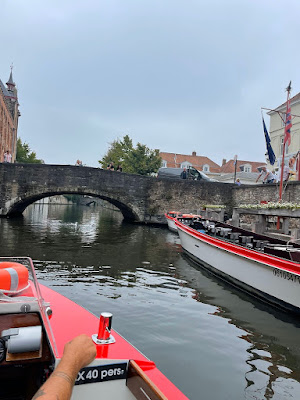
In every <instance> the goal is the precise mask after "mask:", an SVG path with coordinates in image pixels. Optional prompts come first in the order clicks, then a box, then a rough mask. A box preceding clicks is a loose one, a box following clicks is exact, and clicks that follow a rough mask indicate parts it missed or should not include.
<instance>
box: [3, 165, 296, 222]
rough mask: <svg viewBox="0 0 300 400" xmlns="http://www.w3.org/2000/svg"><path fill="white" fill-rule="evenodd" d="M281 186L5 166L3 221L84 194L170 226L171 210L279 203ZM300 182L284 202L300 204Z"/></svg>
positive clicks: (127, 216)
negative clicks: (44, 202) (45, 202)
mask: <svg viewBox="0 0 300 400" xmlns="http://www.w3.org/2000/svg"><path fill="white" fill-rule="evenodd" d="M276 191H277V187H276V186H275V185H259V186H240V187H237V186H236V185H233V184H225V183H219V182H208V183H200V182H197V181H185V180H169V179H158V178H152V177H145V176H140V175H134V174H126V173H123V172H122V173H120V172H116V171H107V170H102V169H100V168H90V167H77V166H76V167H75V166H70V165H48V164H0V217H1V216H2V217H5V216H14V215H20V214H22V213H23V211H24V210H25V209H26V207H27V206H28V205H30V204H32V203H34V202H35V201H37V200H40V199H42V198H44V197H49V196H55V195H61V194H80V195H89V196H94V197H98V198H101V199H104V200H107V201H109V202H110V203H112V204H113V205H115V206H116V207H118V208H119V209H120V210H121V212H122V214H123V216H124V218H125V219H127V220H130V221H133V222H139V223H165V219H164V217H163V215H164V213H165V212H167V211H170V210H171V209H174V210H180V211H183V212H184V211H186V212H196V211H198V210H200V209H201V208H202V207H203V206H204V205H206V204H223V205H225V206H226V208H227V210H228V212H229V213H230V212H231V210H232V208H233V207H234V206H237V205H240V204H247V203H259V202H260V200H274V198H275V195H276ZM299 195H300V184H299V183H298V182H294V183H289V184H288V187H287V189H286V190H285V193H284V196H285V197H286V199H285V197H284V200H289V201H294V202H296V201H297V200H298V199H299V198H300V197H299Z"/></svg>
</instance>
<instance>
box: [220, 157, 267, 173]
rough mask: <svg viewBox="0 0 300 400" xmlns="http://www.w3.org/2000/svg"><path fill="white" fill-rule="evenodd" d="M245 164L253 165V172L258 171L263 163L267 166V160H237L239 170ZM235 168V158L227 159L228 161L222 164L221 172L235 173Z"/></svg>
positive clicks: (238, 170)
mask: <svg viewBox="0 0 300 400" xmlns="http://www.w3.org/2000/svg"><path fill="white" fill-rule="evenodd" d="M245 164H249V165H251V167H252V172H257V168H258V167H261V166H262V165H265V166H266V165H267V164H266V163H265V162H257V161H243V160H237V167H236V170H237V172H240V171H241V170H240V167H241V166H242V165H245ZM234 169H235V166H234V160H229V161H227V163H225V164H224V165H222V167H221V168H220V172H221V173H224V174H228V173H233V172H234Z"/></svg>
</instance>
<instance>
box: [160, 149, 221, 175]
mask: <svg viewBox="0 0 300 400" xmlns="http://www.w3.org/2000/svg"><path fill="white" fill-rule="evenodd" d="M159 155H160V157H161V158H162V167H169V168H188V167H194V168H196V169H197V170H198V171H202V172H204V173H205V174H206V175H208V176H211V175H214V174H216V173H218V172H219V171H220V166H219V165H218V164H216V163H215V162H214V161H212V160H211V159H210V158H208V157H205V156H197V154H196V152H195V151H193V152H192V154H191V155H189V154H176V153H167V152H160V153H159Z"/></svg>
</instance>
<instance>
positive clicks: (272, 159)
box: [262, 117, 276, 165]
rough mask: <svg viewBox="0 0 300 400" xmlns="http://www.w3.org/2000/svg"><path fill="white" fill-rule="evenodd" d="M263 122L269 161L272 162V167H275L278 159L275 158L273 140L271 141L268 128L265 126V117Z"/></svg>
mask: <svg viewBox="0 0 300 400" xmlns="http://www.w3.org/2000/svg"><path fill="white" fill-rule="evenodd" d="M262 120H263V126H264V133H265V139H266V145H267V151H268V157H269V161H270V164H271V165H274V164H275V161H276V157H275V154H274V151H273V149H272V146H271V139H270V136H269V133H268V131H267V127H266V124H265V120H264V117H262Z"/></svg>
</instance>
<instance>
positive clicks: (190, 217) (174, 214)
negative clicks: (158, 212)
mask: <svg viewBox="0 0 300 400" xmlns="http://www.w3.org/2000/svg"><path fill="white" fill-rule="evenodd" d="M165 217H166V219H167V223H168V228H169V229H170V231H172V232H176V233H177V226H176V224H175V220H176V219H177V220H179V221H180V222H182V223H184V224H187V225H188V224H190V223H191V222H193V221H194V220H195V219H197V218H201V216H200V215H195V214H182V213H181V212H179V211H169V212H168V213H166V214H165Z"/></svg>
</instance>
